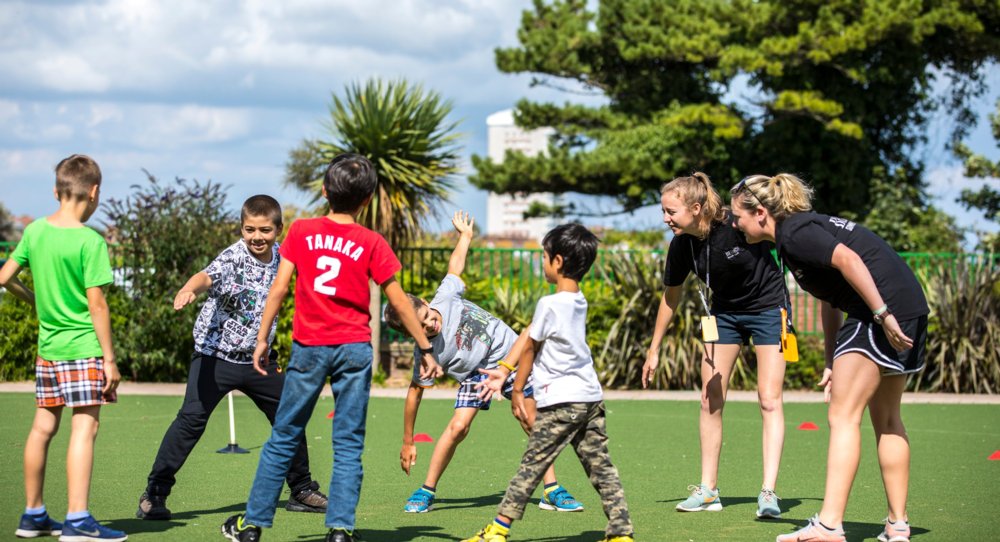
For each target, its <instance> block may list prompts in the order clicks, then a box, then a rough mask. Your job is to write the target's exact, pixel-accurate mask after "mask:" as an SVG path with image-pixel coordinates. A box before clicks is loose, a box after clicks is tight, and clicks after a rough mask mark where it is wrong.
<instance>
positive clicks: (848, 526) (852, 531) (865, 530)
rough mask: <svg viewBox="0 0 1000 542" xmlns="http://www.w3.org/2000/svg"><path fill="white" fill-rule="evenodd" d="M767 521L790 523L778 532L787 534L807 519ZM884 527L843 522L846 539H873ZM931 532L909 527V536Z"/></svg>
mask: <svg viewBox="0 0 1000 542" xmlns="http://www.w3.org/2000/svg"><path fill="white" fill-rule="evenodd" d="M767 522H769V523H787V524H789V525H790V527H788V528H787V529H785V530H783V531H781V532H779V533H778V534H787V533H790V532H793V531H797V530H798V529H801V528H802V527H805V526H806V523H808V521H802V520H799V519H796V520H792V519H769V520H767ZM884 527H885V524H884V523H862V522H860V521H845V522H844V534H845V535H846V537H847V539H848V540H874V539H875V538H876V537H877V536H878V535H880V534H882V529H883V528H884ZM929 532H931V531H930V529H923V528H920V527H912V526H911V527H910V536H911V537H912V536H917V535H922V534H927V533H929Z"/></svg>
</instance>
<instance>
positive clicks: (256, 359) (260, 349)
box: [253, 341, 271, 376]
mask: <svg viewBox="0 0 1000 542" xmlns="http://www.w3.org/2000/svg"><path fill="white" fill-rule="evenodd" d="M267 351H268V347H267V341H257V348H254V349H253V369H254V370H255V371H257V372H258V373H260V374H262V375H264V376H267V369H266V367H267V364H268V363H270V361H271V360H269V359H268V357H267Z"/></svg>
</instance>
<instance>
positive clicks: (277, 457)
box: [222, 154, 442, 542]
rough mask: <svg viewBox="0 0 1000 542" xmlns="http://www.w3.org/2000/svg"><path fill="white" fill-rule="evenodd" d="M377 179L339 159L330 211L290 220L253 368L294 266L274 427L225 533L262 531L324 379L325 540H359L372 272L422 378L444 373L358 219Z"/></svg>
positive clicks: (254, 535) (387, 253)
mask: <svg viewBox="0 0 1000 542" xmlns="http://www.w3.org/2000/svg"><path fill="white" fill-rule="evenodd" d="M376 185H377V179H376V177H375V169H374V167H373V166H372V164H371V162H369V161H368V159H366V158H365V157H363V156H360V155H357V154H341V155H339V156H337V157H336V158H334V159H333V160H332V161H331V162H330V165H329V167H328V168H327V170H326V175H325V177H324V179H323V196H324V197H325V198H326V199H327V200H328V201H329V202H330V212H329V213H328V214H327V215H326V216H323V217H319V218H309V219H301V220H297V221H295V222H294V223H292V226H291V228H289V230H288V236H287V237H286V238H285V242H284V243H283V244H282V245H281V251H280V253H281V257H282V260H281V264H279V266H278V273H277V276H276V277H275V279H274V283H273V284H272V286H271V291H270V292H269V293H268V296H267V302H266V304H265V305H264V314H263V318H262V321H261V325H260V331H259V332H258V334H257V349H256V351H255V352H254V355H253V359H254V366H255V367H256V368H257V369H258V371H261V372H262V373H263V372H264V371H263V369H262V366H264V365H266V364H267V362H268V358H267V350H268V342H267V338H268V337H267V335H268V330H270V329H271V323H272V322H273V321H274V318H275V317H276V316H277V314H278V308H279V307H280V306H281V303H282V301H283V300H284V298H285V296H286V295H287V294H288V285H289V283H290V281H291V278H292V274H293V273H295V274H297V275H298V276H297V279H296V282H295V315H294V318H293V320H292V339H294V343H293V345H292V354H291V359H290V360H289V362H288V367H287V369H286V373H285V374H286V376H285V388H284V390H283V392H282V394H281V401H280V402H279V404H278V412H277V414H275V420H274V428H273V429H272V431H271V438H270V439H268V441H267V443H265V444H264V448H263V449H262V450H261V454H260V462H259V463H258V464H257V475H256V476H255V477H254V482H253V487H252V488H251V490H250V497H249V499H248V501H247V509H246V513H245V514H240V515H235V516H232V517H230V518H229V519H227V520H226V522H225V523H224V524H223V526H222V534H223V535H225V536H226V538H228V539H230V540H233V541H235V542H256V541H258V540H260V537H261V530H260V527H270V526H271V524H272V521H273V519H274V510H275V508H276V507H277V504H278V496H279V495H280V493H281V487H282V483H283V482H284V479H285V475H286V473H287V472H288V468H289V465H290V463H291V459H292V456H293V455H294V454H295V447H296V445H297V444H298V442H299V440H300V439H301V438H302V433H303V431H304V429H305V426H306V423H307V422H308V421H309V417H310V415H311V414H312V411H313V408H314V407H315V406H316V400H317V399H318V398H319V394H320V391H321V390H322V388H323V384H324V383H325V382H326V380H327V378H329V379H330V388H331V389H332V391H333V400H334V404H335V406H336V409H337V415H336V416H335V417H334V419H333V438H332V440H333V473H332V474H331V476H330V487H329V502H328V504H327V509H326V526H327V527H329V528H330V532H329V533H328V534H327V536H326V540H327V541H331V542H353V541H354V540H355V538H354V519H355V514H354V513H355V509H356V508H357V505H358V497H359V496H360V493H361V479H362V477H363V470H362V466H361V452H362V451H363V450H364V444H365V418H366V416H367V414H368V395H369V391H370V389H371V379H372V348H371V328H370V327H369V325H368V321H369V314H370V313H369V309H368V307H369V303H370V301H371V298H370V290H369V288H368V280H369V279H371V280H374V281H375V282H376V283H377V284H379V285H380V286H381V287H382V289H383V291H384V292H385V295H386V297H387V298H388V301H389V304H390V305H392V306H393V307H395V308H396V310H397V311H399V313H400V315H401V316H402V317H403V324H404V325H405V326H406V329H407V331H408V332H409V333H410V335H411V336H413V337H414V338H415V339H416V341H417V345H418V346H419V347H420V349H421V351H422V352H423V354H424V355H423V358H422V360H421V365H422V370H421V376H425V377H431V378H433V377H438V376H440V375H441V372H442V371H441V367H440V366H438V364H437V362H436V361H435V360H434V357H433V355H432V349H431V345H430V341H428V340H427V337H426V335H424V331H423V327H422V326H421V325H420V322H419V320H417V315H416V313H415V312H414V311H413V305H412V304H411V303H410V301H409V299H408V298H407V297H406V293H405V292H404V291H403V289H402V287H400V285H399V283H397V282H396V281H395V279H394V275H395V274H396V272H397V271H399V270H400V268H401V267H402V266H401V265H400V263H399V260H398V259H397V258H396V255H395V254H394V253H393V252H392V249H391V248H390V247H389V244H388V243H387V242H386V241H385V239H383V238H382V236H381V235H379V234H377V233H375V232H373V231H371V230H369V229H367V228H365V227H363V226H360V225H358V224H357V223H355V221H354V218H355V216H357V214H358V212H359V211H360V210H361V209H363V208H364V207H365V206H366V205H368V202H369V201H370V200H371V197H372V194H374V192H375V188H376Z"/></svg>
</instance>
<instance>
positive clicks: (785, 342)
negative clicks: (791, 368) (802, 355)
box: [781, 308, 799, 362]
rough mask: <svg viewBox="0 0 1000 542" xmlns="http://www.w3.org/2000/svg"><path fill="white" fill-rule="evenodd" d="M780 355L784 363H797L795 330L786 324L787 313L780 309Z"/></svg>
mask: <svg viewBox="0 0 1000 542" xmlns="http://www.w3.org/2000/svg"><path fill="white" fill-rule="evenodd" d="M781 354H782V356H784V358H785V361H788V362H796V361H799V342H798V340H796V338H795V330H794V329H792V326H791V325H789V323H788V311H786V310H785V309H784V308H782V309H781Z"/></svg>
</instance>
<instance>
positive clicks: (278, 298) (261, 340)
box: [192, 258, 295, 375]
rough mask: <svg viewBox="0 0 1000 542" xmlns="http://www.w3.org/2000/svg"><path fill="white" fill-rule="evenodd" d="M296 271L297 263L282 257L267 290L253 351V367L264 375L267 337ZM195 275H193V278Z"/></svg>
mask: <svg viewBox="0 0 1000 542" xmlns="http://www.w3.org/2000/svg"><path fill="white" fill-rule="evenodd" d="M294 273H295V264H294V263H292V262H291V261H289V260H288V259H287V258H285V259H282V260H281V263H279V264H278V272H277V273H276V274H275V276H274V282H272V283H271V289H270V290H268V292H267V301H265V302H264V313H263V314H262V315H261V318H260V329H258V330H257V347H256V348H254V351H253V368H254V369H255V370H256V371H257V372H258V373H260V374H262V375H267V371H266V370H265V369H264V367H265V366H267V362H268V358H267V349H268V348H269V347H270V345H269V344H268V342H267V338H268V337H269V336H270V334H271V324H273V323H274V319H275V318H277V317H278V310H280V309H281V303H282V302H284V301H285V296H287V295H288V285H289V284H291V282H292V275H293V274H294ZM193 279H194V277H192V280H193Z"/></svg>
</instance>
